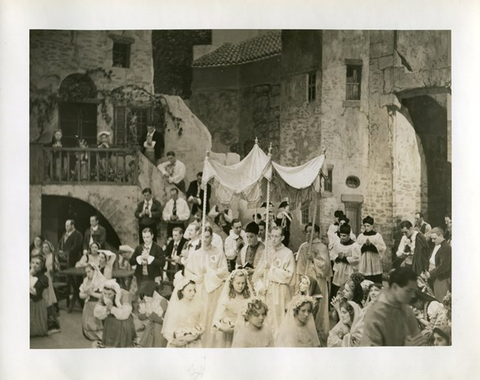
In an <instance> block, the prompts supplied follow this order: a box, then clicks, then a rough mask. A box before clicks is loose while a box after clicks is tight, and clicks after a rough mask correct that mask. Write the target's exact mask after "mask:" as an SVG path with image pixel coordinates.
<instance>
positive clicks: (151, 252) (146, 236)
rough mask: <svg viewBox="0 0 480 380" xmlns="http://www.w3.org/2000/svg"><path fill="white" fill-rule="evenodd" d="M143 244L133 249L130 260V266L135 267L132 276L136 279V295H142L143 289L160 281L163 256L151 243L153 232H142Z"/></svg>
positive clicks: (163, 262) (163, 261) (157, 246)
mask: <svg viewBox="0 0 480 380" xmlns="http://www.w3.org/2000/svg"><path fill="white" fill-rule="evenodd" d="M142 237H143V241H144V243H143V244H140V245H139V246H137V248H135V251H134V252H133V254H132V257H131V258H130V265H132V266H133V265H136V266H137V267H136V268H135V272H134V275H135V277H136V278H137V284H138V294H141V293H143V289H144V288H145V287H148V286H151V285H152V284H154V283H157V284H160V283H161V281H162V274H163V267H164V265H165V254H164V253H163V250H162V248H161V247H160V246H159V245H158V244H157V243H155V242H154V241H153V232H152V230H151V229H150V228H144V229H143V230H142Z"/></svg>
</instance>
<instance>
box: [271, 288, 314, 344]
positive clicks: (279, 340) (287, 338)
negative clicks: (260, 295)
mask: <svg viewBox="0 0 480 380" xmlns="http://www.w3.org/2000/svg"><path fill="white" fill-rule="evenodd" d="M305 303H310V304H311V305H312V313H311V314H310V315H309V317H308V319H307V323H306V324H305V325H304V326H299V325H298V323H297V321H296V317H295V311H296V310H297V311H298V310H299V309H300V307H301V306H302V305H303V304H305ZM314 304H315V302H314V300H313V298H312V297H308V296H301V295H296V296H294V297H293V298H292V300H291V301H290V303H289V305H288V309H287V313H286V315H285V318H284V319H283V322H282V324H281V326H280V329H279V331H278V334H277V336H276V339H275V347H297V346H296V345H295V344H296V342H298V340H299V338H304V337H307V341H308V342H309V344H311V347H320V339H319V338H318V334H317V329H316V328H315V321H314V317H313V307H314ZM300 334H301V335H302V336H300Z"/></svg>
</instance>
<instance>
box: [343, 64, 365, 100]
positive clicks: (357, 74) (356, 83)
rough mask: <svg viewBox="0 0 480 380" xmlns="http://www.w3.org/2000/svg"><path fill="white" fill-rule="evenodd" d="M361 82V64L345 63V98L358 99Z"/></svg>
mask: <svg viewBox="0 0 480 380" xmlns="http://www.w3.org/2000/svg"><path fill="white" fill-rule="evenodd" d="M361 84H362V65H361V64H347V97H346V100H360V90H361Z"/></svg>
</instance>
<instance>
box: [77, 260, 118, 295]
mask: <svg viewBox="0 0 480 380" xmlns="http://www.w3.org/2000/svg"><path fill="white" fill-rule="evenodd" d="M87 266H90V267H92V269H93V277H92V279H91V280H89V279H88V277H85V278H84V279H83V283H82V285H80V291H81V292H84V291H85V290H86V288H87V287H91V288H92V289H103V287H102V285H103V284H104V283H105V282H106V281H107V279H106V278H105V276H104V275H103V274H102V272H100V269H99V268H98V265H97V264H95V263H88V264H87ZM89 281H90V283H89ZM110 281H111V280H110Z"/></svg>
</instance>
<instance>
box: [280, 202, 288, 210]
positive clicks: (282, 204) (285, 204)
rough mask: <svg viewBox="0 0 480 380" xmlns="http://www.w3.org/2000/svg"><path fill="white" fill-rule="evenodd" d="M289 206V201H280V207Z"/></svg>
mask: <svg viewBox="0 0 480 380" xmlns="http://www.w3.org/2000/svg"><path fill="white" fill-rule="evenodd" d="M287 206H288V202H287V201H283V202H282V203H280V206H278V208H283V207H287Z"/></svg>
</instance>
